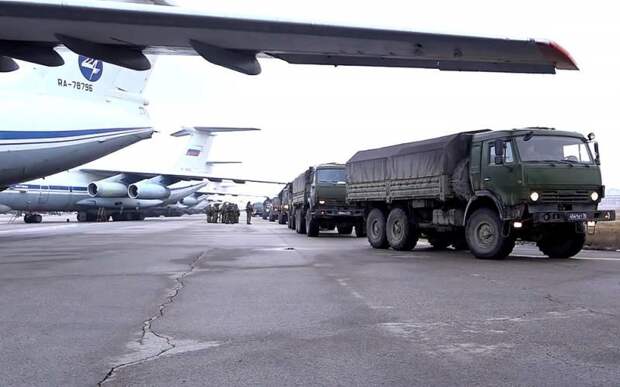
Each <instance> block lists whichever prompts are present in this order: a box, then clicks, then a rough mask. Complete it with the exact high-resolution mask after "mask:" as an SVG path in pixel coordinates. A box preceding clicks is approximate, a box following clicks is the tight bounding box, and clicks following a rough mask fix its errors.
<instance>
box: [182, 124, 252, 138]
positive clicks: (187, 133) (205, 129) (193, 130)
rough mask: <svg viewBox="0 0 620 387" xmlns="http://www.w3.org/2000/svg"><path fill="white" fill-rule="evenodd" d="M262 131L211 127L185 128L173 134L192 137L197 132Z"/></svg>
mask: <svg viewBox="0 0 620 387" xmlns="http://www.w3.org/2000/svg"><path fill="white" fill-rule="evenodd" d="M256 131H260V129H258V128H225V127H210V126H192V127H184V128H183V129H181V130H179V131H177V132H174V133H172V134H171V136H172V137H183V136H190V135H192V134H194V133H196V132H200V133H206V134H214V133H235V132H256Z"/></svg>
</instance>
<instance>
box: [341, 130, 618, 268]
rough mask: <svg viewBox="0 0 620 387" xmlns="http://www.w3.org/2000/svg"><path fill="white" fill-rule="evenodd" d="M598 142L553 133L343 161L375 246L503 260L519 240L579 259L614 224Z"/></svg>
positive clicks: (490, 136)
mask: <svg viewBox="0 0 620 387" xmlns="http://www.w3.org/2000/svg"><path fill="white" fill-rule="evenodd" d="M593 140H594V135H593V134H591V135H589V136H588V139H586V138H584V136H583V135H581V134H579V133H573V132H563V131H557V130H553V129H547V128H525V129H517V130H501V131H490V130H484V131H478V132H465V133H457V134H454V135H450V136H445V137H440V138H434V139H430V140H426V141H419V142H412V143H407V144H400V145H395V146H390V147H385V148H379V149H372V150H366V151H361V152H358V153H357V154H355V155H354V156H353V157H352V158H351V159H350V160H349V161H348V162H347V164H346V168H347V201H348V202H349V203H351V204H355V205H357V206H359V207H360V208H363V209H364V212H365V219H366V225H367V234H368V241H369V242H370V244H371V245H372V246H373V247H375V248H387V247H392V248H393V249H395V250H410V249H412V248H413V247H415V245H416V243H417V240H418V238H419V237H420V236H423V237H426V238H427V239H428V240H429V242H430V243H431V245H432V246H434V247H435V248H438V249H442V248H446V247H448V246H450V245H452V246H454V247H455V248H457V249H465V248H468V249H469V250H470V251H471V252H472V253H473V255H475V256H476V257H478V258H482V259H503V258H505V257H506V256H508V255H509V254H510V253H511V251H512V249H513V248H514V245H515V241H516V240H517V239H521V240H524V241H533V242H536V244H537V245H538V247H539V249H540V250H541V251H542V252H543V253H544V254H545V255H547V256H549V257H553V258H568V257H571V256H574V255H575V254H577V253H578V252H579V251H580V250H581V249H582V247H583V245H584V242H585V233H586V230H587V228H589V227H593V226H595V225H596V222H598V221H611V220H614V219H615V212H614V211H599V210H598V204H599V203H600V200H601V199H602V198H603V196H604V194H605V187H604V186H603V185H602V183H601V171H600V157H599V152H598V144H597V143H595V142H594V141H593Z"/></svg>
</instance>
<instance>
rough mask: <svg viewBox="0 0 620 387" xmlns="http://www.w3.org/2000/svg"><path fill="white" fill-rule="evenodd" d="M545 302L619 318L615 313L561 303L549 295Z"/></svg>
mask: <svg viewBox="0 0 620 387" xmlns="http://www.w3.org/2000/svg"><path fill="white" fill-rule="evenodd" d="M545 300H547V301H549V302H551V303H553V304H557V305H562V306H568V307H571V308H580V309H583V310H585V311H587V312H589V313H592V314H598V315H601V316H607V317H618V316H617V315H615V314H613V313H608V312H601V311H600V310H594V309H592V308H589V307H587V306H582V305H577V306H575V305H573V304H570V303H568V302H563V301H560V300H558V299H557V298H555V297H553V296H552V295H551V294H547V295H546V296H545Z"/></svg>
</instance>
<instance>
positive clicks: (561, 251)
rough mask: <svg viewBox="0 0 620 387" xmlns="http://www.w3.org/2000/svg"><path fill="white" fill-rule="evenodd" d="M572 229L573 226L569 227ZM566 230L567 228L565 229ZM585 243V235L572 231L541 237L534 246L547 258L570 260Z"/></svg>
mask: <svg viewBox="0 0 620 387" xmlns="http://www.w3.org/2000/svg"><path fill="white" fill-rule="evenodd" d="M569 226H570V227H573V225H572V224H571V225H569ZM567 228H568V227H567ZM585 243H586V234H585V233H584V234H582V233H578V232H576V231H575V230H574V229H573V230H568V229H567V230H561V231H558V232H557V233H556V234H552V235H547V236H545V237H543V239H542V240H540V241H539V242H538V243H536V245H537V246H538V249H539V250H540V251H541V252H542V253H543V254H545V255H546V256H548V257H549V258H570V257H573V256H575V255H577V254H578V253H579V252H580V251H581V249H582V248H583V245H584V244H585Z"/></svg>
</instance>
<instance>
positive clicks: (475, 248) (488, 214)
mask: <svg viewBox="0 0 620 387" xmlns="http://www.w3.org/2000/svg"><path fill="white" fill-rule="evenodd" d="M502 226H503V225H502V221H501V220H500V218H499V215H498V214H497V212H495V211H493V210H490V209H488V208H479V209H477V210H476V211H475V212H474V213H473V214H472V216H471V217H470V218H469V219H468V220H467V225H466V226H465V237H466V238H467V245H468V246H469V250H470V251H471V253H472V254H473V255H474V256H475V257H476V258H479V259H504V258H506V257H507V256H508V255H510V253H511V252H512V249H514V247H515V239H514V237H512V236H504V235H503V232H502Z"/></svg>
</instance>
